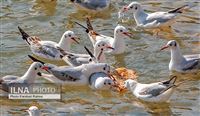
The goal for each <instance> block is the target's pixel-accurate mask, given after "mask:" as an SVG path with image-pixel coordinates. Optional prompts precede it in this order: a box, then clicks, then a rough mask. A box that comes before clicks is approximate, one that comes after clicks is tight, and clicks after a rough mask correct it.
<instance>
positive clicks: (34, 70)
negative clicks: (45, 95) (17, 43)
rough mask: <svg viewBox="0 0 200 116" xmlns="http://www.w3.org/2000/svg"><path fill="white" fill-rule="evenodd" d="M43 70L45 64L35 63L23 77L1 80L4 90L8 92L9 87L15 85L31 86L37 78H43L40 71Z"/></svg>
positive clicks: (3, 78)
mask: <svg viewBox="0 0 200 116" xmlns="http://www.w3.org/2000/svg"><path fill="white" fill-rule="evenodd" d="M42 68H43V64H42V63H40V62H33V63H32V64H31V66H30V67H29V69H28V70H27V72H26V73H25V74H24V75H23V76H21V77H20V76H14V75H7V76H4V77H2V78H1V79H0V83H1V84H2V85H3V86H2V89H3V90H4V91H8V90H7V87H8V86H9V85H10V84H13V83H23V84H31V83H34V81H35V78H36V76H37V75H38V76H41V73H40V70H41V69H42Z"/></svg>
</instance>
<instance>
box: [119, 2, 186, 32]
mask: <svg viewBox="0 0 200 116" xmlns="http://www.w3.org/2000/svg"><path fill="white" fill-rule="evenodd" d="M186 7H188V5H184V6H182V7H179V8H176V9H173V10H170V11H166V12H154V13H146V12H145V11H144V10H143V8H142V6H141V4H140V3H138V2H132V3H130V4H129V5H127V6H125V7H123V9H122V11H121V12H131V13H133V15H134V19H135V22H136V24H137V27H140V28H157V27H161V26H169V25H170V24H171V23H172V22H173V20H172V19H174V18H175V17H176V16H177V15H178V14H180V13H182V10H184V9H185V8H186Z"/></svg>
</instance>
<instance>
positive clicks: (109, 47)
mask: <svg viewBox="0 0 200 116" xmlns="http://www.w3.org/2000/svg"><path fill="white" fill-rule="evenodd" d="M106 47H107V48H108V49H112V50H114V49H115V48H113V47H111V46H106Z"/></svg>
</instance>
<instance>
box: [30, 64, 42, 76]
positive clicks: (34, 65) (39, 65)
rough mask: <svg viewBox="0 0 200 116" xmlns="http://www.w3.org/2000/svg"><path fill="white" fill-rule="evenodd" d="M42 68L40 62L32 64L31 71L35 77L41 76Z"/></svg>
mask: <svg viewBox="0 0 200 116" xmlns="http://www.w3.org/2000/svg"><path fill="white" fill-rule="evenodd" d="M43 67H44V65H43V64H42V63H40V62H33V63H32V65H31V68H32V70H34V71H35V73H37V75H39V76H41V73H40V70H41V69H42V68H43Z"/></svg>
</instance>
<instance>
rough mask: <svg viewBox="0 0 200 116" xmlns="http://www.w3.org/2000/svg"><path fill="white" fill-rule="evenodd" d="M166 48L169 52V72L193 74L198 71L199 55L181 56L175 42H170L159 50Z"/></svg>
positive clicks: (199, 66) (199, 67)
mask: <svg viewBox="0 0 200 116" xmlns="http://www.w3.org/2000/svg"><path fill="white" fill-rule="evenodd" d="M166 48H170V50H171V60H170V63H169V70H171V71H177V72H188V71H189V72H193V71H196V70H199V69H200V54H193V55H184V56H183V55H182V54H181V51H180V48H179V44H178V43H177V42H176V41H175V40H170V41H169V42H168V43H167V44H166V45H165V46H163V47H162V48H161V50H164V49H166Z"/></svg>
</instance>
